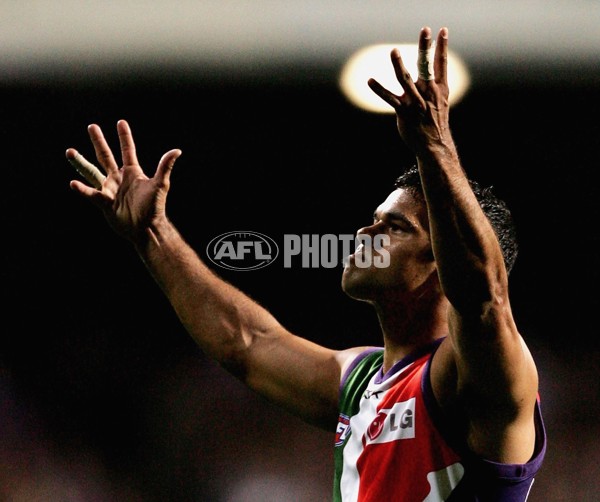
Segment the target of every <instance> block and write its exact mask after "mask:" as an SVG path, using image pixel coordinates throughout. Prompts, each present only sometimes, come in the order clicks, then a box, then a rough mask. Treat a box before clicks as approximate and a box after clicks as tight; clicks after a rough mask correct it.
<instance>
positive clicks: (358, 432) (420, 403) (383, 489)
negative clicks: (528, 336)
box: [333, 340, 546, 502]
mask: <svg viewBox="0 0 600 502" xmlns="http://www.w3.org/2000/svg"><path fill="white" fill-rule="evenodd" d="M440 342H441V340H437V341H436V342H434V343H433V344H432V345H431V346H429V347H427V348H426V349H424V350H422V351H420V352H419V353H416V354H412V355H410V356H408V357H406V358H404V359H403V360H401V361H399V362H398V363H396V364H395V365H394V366H393V367H392V368H391V369H390V371H388V373H387V374H385V375H383V374H382V364H383V349H371V350H368V351H365V352H363V353H362V354H361V355H359V356H358V357H357V358H356V359H355V360H354V362H353V363H352V365H351V367H350V368H348V370H347V371H346V373H345V375H344V378H343V379H342V383H341V387H340V414H339V419H338V426H337V430H336V439H335V451H334V459H335V477H334V490H333V500H334V502H442V501H446V502H484V501H485V502H492V501H493V502H525V501H526V500H527V497H528V495H529V490H530V489H531V485H532V484H533V481H534V476H535V474H536V473H537V472H538V470H539V468H540V467H541V464H542V461H543V458H544V455H545V451H546V433H545V430H544V424H543V420H542V416H541V412H540V407H539V402H538V403H537V404H536V418H535V420H536V444H535V451H534V454H533V456H532V458H531V460H530V461H529V462H527V463H526V464H500V463H497V462H492V461H489V460H486V459H483V458H481V457H477V456H475V455H474V454H472V453H470V452H469V450H468V449H467V448H466V445H465V444H464V440H463V441H461V439H460V435H459V434H458V432H459V429H458V426H457V427H456V428H453V427H452V424H448V423H445V422H444V421H442V420H441V415H440V410H439V408H438V405H437V402H436V401H435V399H434V397H433V392H432V389H431V383H430V379H429V365H430V361H431V356H432V355H433V353H434V352H435V349H436V348H437V347H438V346H439V343H440Z"/></svg>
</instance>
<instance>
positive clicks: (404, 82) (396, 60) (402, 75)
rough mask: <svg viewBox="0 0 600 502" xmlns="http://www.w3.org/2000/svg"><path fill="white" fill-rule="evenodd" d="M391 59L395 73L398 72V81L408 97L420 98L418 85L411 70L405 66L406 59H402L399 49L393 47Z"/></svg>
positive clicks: (412, 98) (411, 99) (410, 98)
mask: <svg viewBox="0 0 600 502" xmlns="http://www.w3.org/2000/svg"><path fill="white" fill-rule="evenodd" d="M390 59H391V61H392V66H393V68H394V73H395V74H396V79H397V80H398V83H399V84H400V85H401V86H402V89H403V90H404V92H405V94H406V96H407V98H408V100H409V101H414V100H415V99H416V100H420V99H421V97H420V94H419V91H418V90H417V87H416V85H415V83H414V81H413V79H412V76H411V75H410V73H409V71H408V70H407V69H406V66H404V61H402V56H401V54H400V51H399V50H398V49H392V52H391V53H390Z"/></svg>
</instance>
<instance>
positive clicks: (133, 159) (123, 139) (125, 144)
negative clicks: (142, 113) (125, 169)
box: [117, 120, 139, 166]
mask: <svg viewBox="0 0 600 502" xmlns="http://www.w3.org/2000/svg"><path fill="white" fill-rule="evenodd" d="M117 133H118V134H119V143H120V145H121V158H122V160H123V166H137V165H139V162H138V159H137V154H136V151H135V142H134V141H133V135H132V134H131V128H130V127H129V124H128V123H127V121H126V120H119V121H118V122H117Z"/></svg>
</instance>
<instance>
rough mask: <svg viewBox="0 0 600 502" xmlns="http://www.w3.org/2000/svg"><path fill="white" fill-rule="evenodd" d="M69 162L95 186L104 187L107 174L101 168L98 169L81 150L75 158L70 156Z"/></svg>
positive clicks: (98, 188)
mask: <svg viewBox="0 0 600 502" xmlns="http://www.w3.org/2000/svg"><path fill="white" fill-rule="evenodd" d="M68 160H69V163H70V164H71V165H72V166H73V167H74V168H75V170H76V171H77V172H78V173H79V174H80V175H81V176H83V177H84V178H85V179H86V180H87V182H88V183H90V184H91V185H92V186H93V187H94V188H96V189H97V190H100V189H101V188H102V183H104V180H105V179H106V176H104V174H102V172H101V171H100V169H98V168H97V167H96V166H95V165H94V164H92V163H91V162H89V161H88V160H87V159H86V158H85V157H84V156H83V155H81V154H80V153H79V152H78V153H77V155H75V157H74V158H72V159H71V158H69V159H68Z"/></svg>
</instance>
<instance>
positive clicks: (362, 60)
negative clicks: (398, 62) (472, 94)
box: [339, 44, 470, 113]
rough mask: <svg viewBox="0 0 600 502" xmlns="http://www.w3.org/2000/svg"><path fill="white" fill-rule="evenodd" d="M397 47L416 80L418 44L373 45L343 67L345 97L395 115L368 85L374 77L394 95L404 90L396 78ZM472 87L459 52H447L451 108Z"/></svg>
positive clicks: (341, 80) (378, 110)
mask: <svg viewBox="0 0 600 502" xmlns="http://www.w3.org/2000/svg"><path fill="white" fill-rule="evenodd" d="M393 48H397V49H398V50H399V51H400V55H401V56H402V61H403V62H404V66H406V69H407V70H408V72H409V73H410V74H411V75H412V77H413V80H416V77H417V54H418V47H417V45H416V44H396V45H394V44H379V45H371V46H368V47H365V48H363V49H360V50H359V51H357V52H355V53H354V54H353V55H352V56H351V57H350V58H349V59H348V61H347V62H346V64H345V65H344V67H343V69H342V72H341V74H340V79H339V84H340V87H341V89H342V91H343V93H344V94H345V95H346V97H347V98H348V99H349V100H350V102H352V103H353V104H354V105H356V106H358V107H360V108H363V109H365V110H367V111H370V112H377V113H394V109H393V108H392V107H391V106H390V105H388V104H387V103H386V102H385V101H383V99H381V98H380V97H379V96H377V94H375V93H374V92H373V91H372V90H371V88H370V87H369V86H368V85H367V81H368V80H369V78H371V77H372V78H374V79H375V80H377V81H378V82H379V83H380V84H381V85H383V86H384V87H386V88H387V89H389V90H390V91H392V92H393V93H395V94H402V93H403V92H404V91H403V90H402V87H401V86H400V84H399V83H398V80H397V79H396V75H395V73H394V69H393V67H392V62H391V60H390V52H391V51H392V49H393ZM469 84H470V77H469V72H468V70H467V67H466V66H465V64H464V62H463V61H462V59H460V57H458V56H457V55H456V53H454V52H452V51H450V49H448V86H449V88H450V94H449V97H448V100H449V102H450V106H452V105H454V104H456V103H458V101H460V99H462V97H463V96H464V95H465V93H466V91H467V89H468V87H469Z"/></svg>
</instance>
